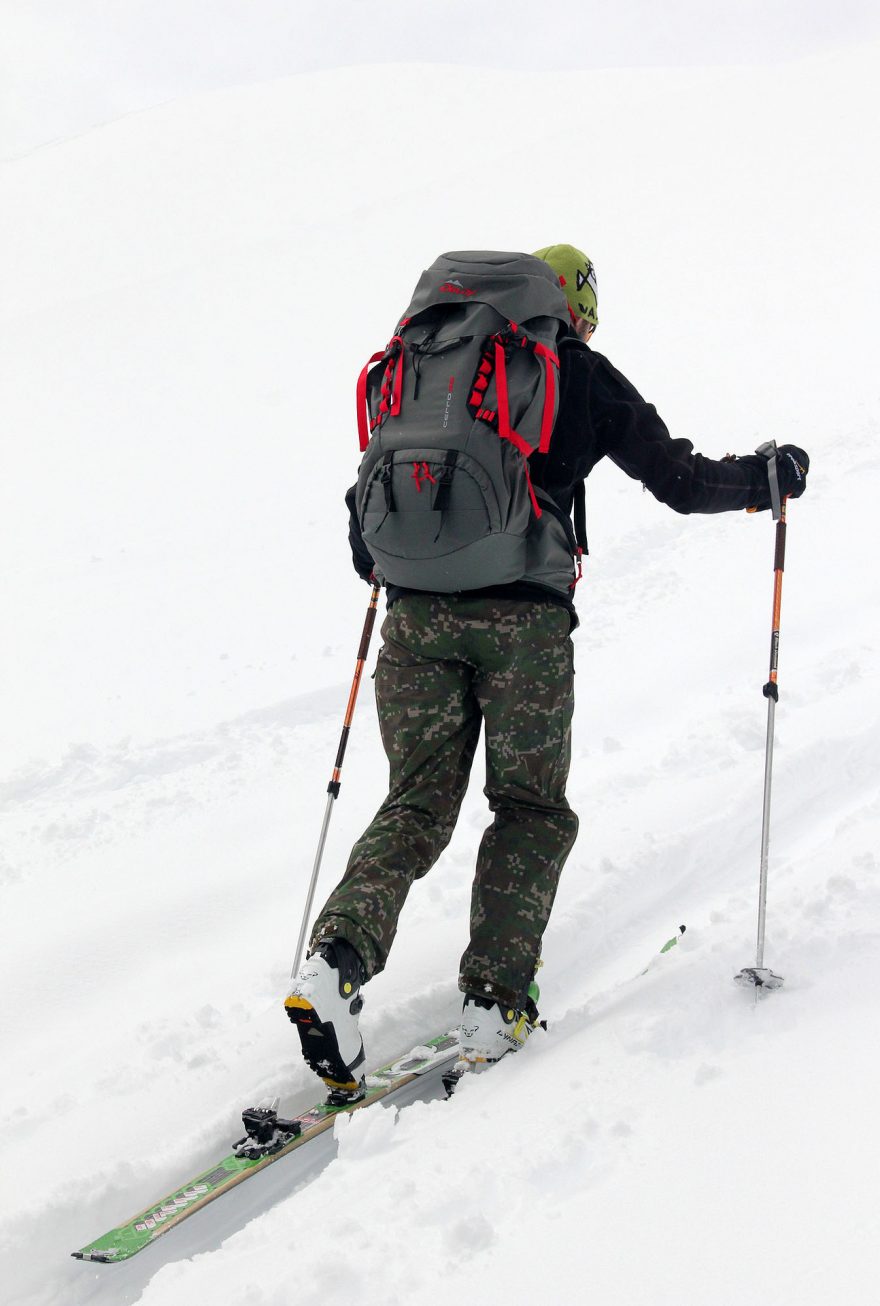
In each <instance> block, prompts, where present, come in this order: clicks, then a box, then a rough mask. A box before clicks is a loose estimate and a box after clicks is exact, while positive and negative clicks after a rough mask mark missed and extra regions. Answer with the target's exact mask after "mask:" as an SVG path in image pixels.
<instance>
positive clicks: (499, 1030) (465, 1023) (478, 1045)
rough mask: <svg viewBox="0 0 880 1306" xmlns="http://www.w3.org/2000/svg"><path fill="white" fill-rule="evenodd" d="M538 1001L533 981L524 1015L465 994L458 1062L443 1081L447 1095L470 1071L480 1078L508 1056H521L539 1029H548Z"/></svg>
mask: <svg viewBox="0 0 880 1306" xmlns="http://www.w3.org/2000/svg"><path fill="white" fill-rule="evenodd" d="M538 997H539V990H538V986H537V984H536V983H535V982H534V981H532V983H531V984H530V985H529V990H528V996H527V998H526V1001H525V1005H524V1008H523V1010H521V1011H517V1010H516V1009H515V1008H513V1007H510V1006H508V1005H507V1004H506V1003H504V1002H496V1000H495V999H494V998H491V997H484V996H482V995H481V994H479V993H467V994H465V999H464V1005H463V1007H462V1012H461V1024H460V1025H459V1027H458V1045H459V1046H458V1060H457V1061H456V1063H455V1065H454V1066H453V1067H452V1069H451V1070H450V1071H449V1072H448V1073H447V1074H446V1075H444V1077H443V1083H444V1086H445V1088H446V1091H447V1093H451V1092H452V1091H453V1089H454V1087H455V1085H456V1083H457V1082H458V1080H459V1079H460V1078H461V1076H462V1075H464V1074H467V1073H468V1071H471V1072H473V1073H476V1074H480V1073H481V1072H482V1071H484V1070H488V1069H489V1067H490V1066H493V1065H494V1064H495V1063H496V1061H500V1060H501V1058H502V1057H504V1056H507V1054H508V1053H509V1052H518V1051H519V1049H520V1048H521V1047H522V1045H523V1044H524V1043H525V1041H526V1039H527V1038H528V1037H529V1035H530V1034H531V1033H532V1031H533V1030H534V1029H537V1028H538V1026H539V1025H541V1026H542V1028H544V1029H546V1024H545V1022H544V1021H542V1020H539V1019H538V1006H537V1002H538Z"/></svg>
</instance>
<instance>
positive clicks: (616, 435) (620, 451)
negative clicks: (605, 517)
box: [589, 354, 770, 513]
mask: <svg viewBox="0 0 880 1306" xmlns="http://www.w3.org/2000/svg"><path fill="white" fill-rule="evenodd" d="M594 357H595V358H596V365H595V366H594V367H593V368H592V370H591V375H590V386H589V408H590V419H591V422H592V424H593V427H594V429H595V431H596V434H597V436H598V439H599V444H600V447H601V449H602V452H603V453H605V454H607V456H608V457H609V458H610V459H611V461H612V462H613V463H616V465H617V466H618V467H620V468H621V469H622V470H623V471H625V472H626V474H627V475H628V476H632V477H633V478H634V479H635V480H637V481H641V482H642V484H643V485H644V486H645V487H646V488H647V489H649V490H650V491H651V493H652V494H653V495H654V497H655V498H656V499H659V500H660V502H661V503H665V504H667V505H668V506H669V507H670V508H674V509H675V511H676V512H681V513H691V512H701V513H710V512H730V511H735V510H736V509H743V508H767V507H769V505H770V490H769V485H768V480H767V465H766V462H765V461H764V459H762V458H759V457H757V456H755V455H752V454H749V455H747V456H746V457H744V458H734V457H733V456H732V455H729V456H728V457H726V458H723V459H714V458H706V457H705V456H704V455H703V454H700V453H694V446H693V445H692V444H691V442H690V440H683V439H673V437H672V436H671V435H670V434H669V431H668V430H667V428H666V425H665V423H664V422H663V420H662V419H661V417H660V416H659V414H658V412H657V409H656V408H655V407H654V405H653V404H649V403H646V402H645V400H644V399H643V398H642V397H641V395H640V394H639V392H638V391H637V390H636V388H635V386H633V385H631V384H630V382H629V381H628V380H627V379H626V377H625V376H623V375H622V373H620V372H618V371H617V369H616V368H614V367H612V365H611V363H609V362H608V360H607V359H606V358H603V357H602V356H601V355H595V354H594Z"/></svg>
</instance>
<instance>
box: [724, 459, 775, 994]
mask: <svg viewBox="0 0 880 1306" xmlns="http://www.w3.org/2000/svg"><path fill="white" fill-rule="evenodd" d="M757 452H758V453H759V454H763V455H764V457H765V458H766V459H767V476H768V479H769V481H770V506H771V509H772V512H773V520H774V521H775V522H776V551H775V555H774V559H773V630H772V633H771V636H770V675H769V678H768V680H767V683H766V685H765V686H764V690H763V693H764V697H765V698H766V699H767V744H766V749H765V754H764V809H763V819H762V824H761V877H760V882H759V886H758V946H757V953H756V957H755V964H754V966H746V967H745V968H744V969H743V970H741V971H740V972H739V973H738V974H737V975H735V976H734V979H735V981H736V983H737V984H742V985H746V986H747V985H754V988H755V998H756V999H757V996H758V993H757V991H758V989H762V988H763V989H779V988H782V984H783V979H782V976H781V975H777V974H775V972H774V971H772V970H769V969H768V968H767V967H766V966H765V965H764V926H765V924H766V920H767V866H768V860H769V852H770V790H771V782H772V777H773V740H774V734H775V725H776V704H777V702H778V701H779V684H778V679H779V627H780V621H781V614H782V573H783V571H784V570H785V528H786V521H785V500H784V499H781V498H780V495H779V478H778V475H777V471H776V442H775V441H773V440H771V441H769V442H768V443H767V444H762V445H761V447H760V449H758V451H757Z"/></svg>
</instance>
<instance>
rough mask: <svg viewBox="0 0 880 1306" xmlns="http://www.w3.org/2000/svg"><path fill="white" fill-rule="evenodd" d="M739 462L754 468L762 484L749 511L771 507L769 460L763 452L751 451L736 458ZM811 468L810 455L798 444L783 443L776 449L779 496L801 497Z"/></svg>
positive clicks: (758, 510) (762, 510) (783, 497)
mask: <svg viewBox="0 0 880 1306" xmlns="http://www.w3.org/2000/svg"><path fill="white" fill-rule="evenodd" d="M735 461H736V462H737V463H745V464H747V465H748V466H749V467H752V468H754V470H755V473H756V475H757V477H758V481H759V484H760V487H761V488H760V492H759V493H758V494H757V495H756V498H755V502H754V504H753V505H752V507H751V508H750V509H749V512H764V511H765V509H767V508H769V507H770V480H769V477H768V475H767V472H768V466H769V464H768V462H767V459H766V458H765V457H764V455H763V454H757V453H750V454H746V455H745V457H744V458H742V457H740V458H736V459H735ZM809 470H810V459H809V455H808V454H806V453H804V451H803V449H799V448H798V447H797V445H796V444H782V445H780V446H779V448H778V449H777V450H776V475H777V478H778V480H779V497H780V498H781V499H785V498H791V499H799V498H800V496H801V495H802V494H803V492H804V490H805V489H806V488H807V472H808V471H809Z"/></svg>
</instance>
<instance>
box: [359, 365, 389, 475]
mask: <svg viewBox="0 0 880 1306" xmlns="http://www.w3.org/2000/svg"><path fill="white" fill-rule="evenodd" d="M385 353H386V351H385V350H384V349H383V350H381V351H380V353H378V354H374V355H373V357H372V358H371V359H370V360H369V362H368V363H365V364H364V366H363V370H362V371H361V374H360V376H359V377H358V383H357V422H358V443H359V444H360V447H361V453H363V452H364V450H365V449H366V447H367V445H368V444H369V443H370V430H369V427H368V425H367V419H368V416H369V414H368V413H367V373H368V372H369V370H370V368H371V367H372V366H373V364H374V363H378V362H379V360H380V359H381V358H384V357H385Z"/></svg>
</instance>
